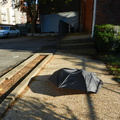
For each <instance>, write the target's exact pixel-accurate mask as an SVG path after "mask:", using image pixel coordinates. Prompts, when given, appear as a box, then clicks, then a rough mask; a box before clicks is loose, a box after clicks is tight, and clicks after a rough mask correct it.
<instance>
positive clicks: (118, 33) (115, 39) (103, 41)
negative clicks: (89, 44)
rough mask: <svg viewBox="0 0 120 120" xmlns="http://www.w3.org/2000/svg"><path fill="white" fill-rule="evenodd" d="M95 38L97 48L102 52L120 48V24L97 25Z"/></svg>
mask: <svg viewBox="0 0 120 120" xmlns="http://www.w3.org/2000/svg"><path fill="white" fill-rule="evenodd" d="M94 38H95V43H96V48H97V50H98V51H100V52H113V51H119V50H120V26H114V25H110V24H105V25H96V26H95V32H94Z"/></svg>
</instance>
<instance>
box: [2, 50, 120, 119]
mask: <svg viewBox="0 0 120 120" xmlns="http://www.w3.org/2000/svg"><path fill="white" fill-rule="evenodd" d="M61 68H78V69H85V70H87V71H90V72H94V73H96V75H97V76H98V77H99V78H100V79H101V80H102V81H103V82H104V85H103V87H102V88H101V89H100V91H99V92H98V93H97V94H80V93H79V92H78V91H73V90H61V89H57V87H56V86H55V85H54V84H53V83H51V82H50V81H49V80H48V78H49V76H50V75H51V74H52V73H53V72H55V71H56V70H58V69H61ZM113 77H114V76H112V75H109V74H108V72H107V69H106V66H105V65H104V64H103V63H102V62H101V61H98V60H94V59H91V58H89V57H87V56H80V55H72V54H67V53H66V54H65V53H63V52H60V51H58V52H57V53H56V54H55V55H54V56H53V57H52V59H51V60H50V61H49V62H48V63H47V64H46V65H45V66H44V68H43V69H42V70H41V71H40V72H39V74H38V75H37V76H36V77H35V78H34V80H31V82H30V83H29V85H28V87H27V89H26V90H25V91H24V94H22V95H21V96H20V98H18V99H17V100H16V102H15V103H14V104H13V105H12V106H11V108H9V109H8V111H7V112H6V114H5V115H4V116H3V118H2V119H1V120H119V119H120V101H119V100H120V86H119V84H118V83H116V82H115V81H113V80H112V79H113Z"/></svg>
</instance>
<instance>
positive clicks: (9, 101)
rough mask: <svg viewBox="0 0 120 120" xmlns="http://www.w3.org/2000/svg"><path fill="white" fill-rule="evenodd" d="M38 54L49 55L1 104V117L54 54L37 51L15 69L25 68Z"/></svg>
mask: <svg viewBox="0 0 120 120" xmlns="http://www.w3.org/2000/svg"><path fill="white" fill-rule="evenodd" d="M38 55H47V57H46V58H45V59H44V60H43V61H42V62H41V63H40V64H39V65H38V66H37V67H36V68H35V69H34V70H33V71H32V72H31V73H30V74H29V75H28V76H27V77H26V78H25V79H24V80H23V81H22V82H21V83H20V84H19V85H18V86H17V87H16V88H15V89H14V90H13V91H12V92H11V93H10V94H9V95H8V96H7V97H6V99H5V100H4V101H3V102H2V103H1V104H0V117H1V116H2V115H3V113H4V112H5V111H6V110H7V109H8V107H9V106H10V105H11V104H12V103H13V102H14V101H15V99H16V98H17V97H18V95H19V94H20V93H21V92H23V90H24V89H25V88H26V87H27V85H28V83H29V82H30V80H31V78H32V77H34V76H35V75H36V74H37V73H38V72H39V71H40V70H41V69H42V68H43V67H44V65H45V64H46V63H47V62H48V61H49V60H50V59H51V58H52V56H53V54H52V53H37V54H35V55H33V56H32V57H31V58H29V60H26V61H25V62H24V63H22V65H19V66H18V68H15V70H13V71H16V70H17V71H19V70H20V69H21V68H23V66H25V65H27V64H28V63H29V62H31V61H32V60H33V59H35V58H36V57H37V56H38ZM20 66H21V67H20ZM15 73H16V72H15ZM15 73H14V74H15ZM11 74H12V75H13V72H11ZM7 77H9V74H7Z"/></svg>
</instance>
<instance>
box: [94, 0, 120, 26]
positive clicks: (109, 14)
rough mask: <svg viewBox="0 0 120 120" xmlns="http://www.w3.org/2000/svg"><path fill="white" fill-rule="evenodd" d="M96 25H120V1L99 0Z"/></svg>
mask: <svg viewBox="0 0 120 120" xmlns="http://www.w3.org/2000/svg"><path fill="white" fill-rule="evenodd" d="M96 24H97V25H101V24H116V25H120V0H97V9H96Z"/></svg>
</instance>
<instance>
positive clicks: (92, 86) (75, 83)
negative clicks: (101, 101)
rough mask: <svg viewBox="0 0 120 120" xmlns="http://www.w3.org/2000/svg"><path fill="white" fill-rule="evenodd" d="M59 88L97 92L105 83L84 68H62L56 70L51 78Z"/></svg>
mask: <svg viewBox="0 0 120 120" xmlns="http://www.w3.org/2000/svg"><path fill="white" fill-rule="evenodd" d="M49 80H50V81H51V82H53V83H54V84H56V85H57V86H58V88H68V89H75V90H80V91H84V92H92V93H97V92H98V90H99V88H101V86H102V85H103V82H102V80H100V79H99V78H98V77H97V76H96V75H95V74H94V73H92V72H88V71H85V70H83V69H75V68H62V69H60V70H58V71H55V72H54V73H53V74H52V75H51V76H50V78H49Z"/></svg>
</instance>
